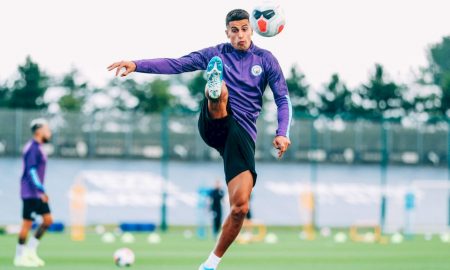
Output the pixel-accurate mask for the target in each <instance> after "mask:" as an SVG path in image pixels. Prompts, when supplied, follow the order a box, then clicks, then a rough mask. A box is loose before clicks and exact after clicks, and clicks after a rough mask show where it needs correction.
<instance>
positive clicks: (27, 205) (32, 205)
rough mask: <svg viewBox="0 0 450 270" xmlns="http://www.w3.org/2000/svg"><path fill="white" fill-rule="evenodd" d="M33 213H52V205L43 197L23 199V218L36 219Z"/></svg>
mask: <svg viewBox="0 0 450 270" xmlns="http://www.w3.org/2000/svg"><path fill="white" fill-rule="evenodd" d="M33 213H35V214H37V215H45V214H50V207H49V206H48V203H45V202H43V201H42V200H41V199H23V212H22V217H23V219H26V220H34V218H33Z"/></svg>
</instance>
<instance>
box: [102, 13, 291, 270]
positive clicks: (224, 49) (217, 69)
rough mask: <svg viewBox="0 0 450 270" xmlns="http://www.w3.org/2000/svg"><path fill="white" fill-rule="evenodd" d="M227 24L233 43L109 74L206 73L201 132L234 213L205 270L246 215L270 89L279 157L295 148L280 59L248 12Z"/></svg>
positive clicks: (124, 65)
mask: <svg viewBox="0 0 450 270" xmlns="http://www.w3.org/2000/svg"><path fill="white" fill-rule="evenodd" d="M225 25H226V30H225V34H226V35H227V37H228V39H229V43H224V44H219V45H217V46H214V47H209V48H205V49H202V50H200V51H196V52H192V53H190V54H188V55H186V56H183V57H181V58H178V59H171V58H157V59H148V60H137V61H121V62H116V63H113V64H112V65H110V66H109V67H108V70H114V69H116V76H117V75H119V74H120V76H122V77H124V76H127V75H128V74H130V73H131V72H144V73H153V74H177V73H183V72H189V71H195V70H205V69H206V74H207V83H206V86H205V97H206V98H205V100H204V101H203V104H202V108H201V112H200V117H199V121H198V128H199V132H200V135H201V137H202V139H203V140H204V141H205V143H206V144H207V145H209V146H210V147H213V148H215V149H217V151H219V153H220V155H221V156H222V158H223V162H224V170H225V180H226V182H227V187H228V193H229V197H230V206H231V212H230V214H229V215H228V217H227V218H226V220H225V222H224V224H223V226H222V234H221V235H220V237H219V239H218V240H217V244H216V246H215V248H214V250H213V251H212V252H211V253H210V255H209V257H208V258H207V260H206V261H205V262H204V263H203V264H201V265H200V268H199V269H200V270H211V269H217V266H218V264H219V262H220V260H221V258H222V257H223V255H224V254H225V252H226V250H227V249H228V247H229V246H230V245H231V244H232V243H233V241H234V240H235V238H236V237H237V235H238V234H239V231H240V230H241V227H242V224H243V222H244V219H245V217H246V215H247V212H248V209H249V200H250V194H251V192H252V190H253V186H254V185H255V183H256V176H257V174H256V170H255V140H256V119H257V118H258V115H259V113H260V111H261V107H262V100H263V93H264V90H265V89H266V86H267V85H269V86H270V88H271V89H272V92H273V94H274V99H275V103H276V105H277V112H278V129H277V131H276V134H275V136H274V140H273V145H274V147H275V148H277V149H278V157H279V158H281V157H282V155H283V154H284V153H285V151H286V150H287V148H288V147H289V145H290V140H289V126H290V122H291V115H292V109H291V104H290V99H289V94H288V89H287V86H286V81H285V79H284V76H283V73H282V71H281V68H280V65H279V64H278V61H277V60H276V58H275V57H274V56H273V55H272V53H270V52H269V51H267V50H264V49H261V48H259V47H257V46H256V45H255V44H253V42H252V39H251V37H252V34H253V30H252V28H251V26H250V23H249V14H248V13H247V12H246V11H245V10H242V9H235V10H232V11H230V12H229V13H228V14H227V16H226V18H225ZM122 69H125V70H124V71H122Z"/></svg>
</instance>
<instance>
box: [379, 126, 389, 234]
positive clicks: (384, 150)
mask: <svg viewBox="0 0 450 270" xmlns="http://www.w3.org/2000/svg"><path fill="white" fill-rule="evenodd" d="M388 162H389V153H388V126H387V123H386V121H385V119H384V118H382V120H381V161H380V166H381V168H380V170H381V176H380V191H381V209H380V227H381V232H383V231H384V229H385V223H386V204H387V198H386V184H387V165H388Z"/></svg>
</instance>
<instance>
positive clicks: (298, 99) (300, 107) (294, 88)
mask: <svg viewBox="0 0 450 270" xmlns="http://www.w3.org/2000/svg"><path fill="white" fill-rule="evenodd" d="M286 84H287V87H288V89H289V96H290V98H291V103H292V109H293V110H294V112H296V113H310V109H311V105H312V103H311V102H310V101H309V99H308V90H309V85H308V84H307V83H306V82H305V74H303V73H302V72H301V71H300V70H299V69H298V67H297V66H296V65H293V66H292V67H291V70H290V73H289V77H288V78H287V79H286Z"/></svg>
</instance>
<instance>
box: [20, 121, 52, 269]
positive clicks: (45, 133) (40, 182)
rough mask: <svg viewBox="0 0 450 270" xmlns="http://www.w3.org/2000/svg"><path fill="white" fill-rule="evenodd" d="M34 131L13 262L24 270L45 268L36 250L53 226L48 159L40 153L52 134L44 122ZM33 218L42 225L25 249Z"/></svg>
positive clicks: (26, 155) (26, 160)
mask: <svg viewBox="0 0 450 270" xmlns="http://www.w3.org/2000/svg"><path fill="white" fill-rule="evenodd" d="M31 131H32V133H33V139H32V140H30V141H29V142H28V143H27V145H26V146H25V149H24V151H23V173H22V179H21V197H22V200H23V213H22V217H23V223H22V228H21V230H20V233H19V243H18V244H17V248H16V256H15V258H14V265H15V266H24V267H38V266H44V264H45V263H44V261H43V260H42V259H41V258H39V257H38V256H37V252H36V250H37V247H38V245H39V241H40V239H41V237H42V235H43V234H44V233H45V231H46V230H47V229H48V227H50V225H51V224H52V215H51V213H50V208H49V206H48V195H47V194H46V192H45V188H44V177H45V167H46V163H47V156H46V155H45V153H44V152H43V151H42V149H41V145H42V144H43V143H46V142H48V141H49V140H50V138H51V136H52V133H51V131H50V128H49V126H48V123H47V122H46V121H45V120H44V119H36V120H33V121H32V122H31ZM34 215H41V216H42V219H43V222H42V224H41V225H40V226H39V228H38V229H37V231H36V233H35V235H34V237H32V238H31V239H30V240H29V241H28V245H27V246H25V242H26V240H27V237H28V232H29V231H30V230H31V227H32V225H33V220H34Z"/></svg>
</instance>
